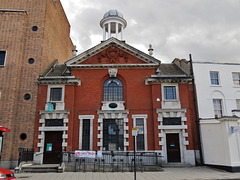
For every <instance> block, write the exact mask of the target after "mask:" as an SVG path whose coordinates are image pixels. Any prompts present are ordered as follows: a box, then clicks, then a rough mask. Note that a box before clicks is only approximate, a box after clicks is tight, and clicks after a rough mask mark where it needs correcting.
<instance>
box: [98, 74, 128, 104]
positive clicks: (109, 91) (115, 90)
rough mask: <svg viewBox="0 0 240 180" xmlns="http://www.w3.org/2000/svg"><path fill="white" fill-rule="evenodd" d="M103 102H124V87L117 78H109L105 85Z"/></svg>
mask: <svg viewBox="0 0 240 180" xmlns="http://www.w3.org/2000/svg"><path fill="white" fill-rule="evenodd" d="M103 101H123V85H122V82H121V81H120V80H119V79H117V78H109V79H108V80H106V81H105V83H104V85H103Z"/></svg>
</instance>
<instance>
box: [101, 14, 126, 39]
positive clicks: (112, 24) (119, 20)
mask: <svg viewBox="0 0 240 180" xmlns="http://www.w3.org/2000/svg"><path fill="white" fill-rule="evenodd" d="M100 26H101V28H103V40H104V41H105V40H106V35H108V38H111V37H113V36H114V34H115V37H116V38H117V39H119V38H118V35H119V33H120V34H121V36H120V40H123V29H124V28H126V26H127V21H126V20H125V19H124V18H123V15H122V13H120V12H119V11H117V10H110V11H108V12H106V13H105V14H104V16H103V19H102V20H101V21H100Z"/></svg>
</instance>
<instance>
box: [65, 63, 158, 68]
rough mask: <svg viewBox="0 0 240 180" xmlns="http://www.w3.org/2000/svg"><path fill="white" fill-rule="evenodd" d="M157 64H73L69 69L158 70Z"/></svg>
mask: <svg viewBox="0 0 240 180" xmlns="http://www.w3.org/2000/svg"><path fill="white" fill-rule="evenodd" d="M157 66H158V65H156V64H152V63H151V64H72V65H69V66H68V67H71V68H72V69H73V68H74V69H108V68H119V69H121V68H122V69H126V68H136V69H137V68H156V67H157Z"/></svg>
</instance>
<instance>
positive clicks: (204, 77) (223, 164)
mask: <svg viewBox="0 0 240 180" xmlns="http://www.w3.org/2000/svg"><path fill="white" fill-rule="evenodd" d="M193 71H194V75H195V84H196V91H197V101H198V110H199V118H200V134H201V142H202V152H203V160H204V163H205V164H208V165H213V166H218V167H220V168H223V169H226V170H228V171H240V134H239V124H240V63H215V62H193Z"/></svg>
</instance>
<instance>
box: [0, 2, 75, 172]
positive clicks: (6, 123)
mask: <svg viewBox="0 0 240 180" xmlns="http://www.w3.org/2000/svg"><path fill="white" fill-rule="evenodd" d="M0 22H1V26H0V126H3V127H6V128H8V129H9V130H10V132H0V134H1V133H2V135H3V142H0V149H1V150H2V151H1V150H0V157H1V160H0V166H1V167H6V168H14V167H15V166H16V165H17V160H18V148H29V149H31V148H33V142H34V127H35V119H36V109H37V94H38V81H37V78H38V76H39V74H40V73H41V72H42V70H43V69H44V68H46V66H47V65H49V64H50V63H51V62H52V61H53V60H55V59H58V60H59V62H63V60H65V59H69V58H71V57H72V50H73V44H72V41H71V39H70V37H69V33H70V25H69V22H68V20H67V17H66V15H65V13H64V10H63V7H62V5H61V2H60V1H59V0H37V1H35V0H21V1H19V0H11V1H9V0H0ZM2 135H1V137H2ZM1 139H2V138H1Z"/></svg>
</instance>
